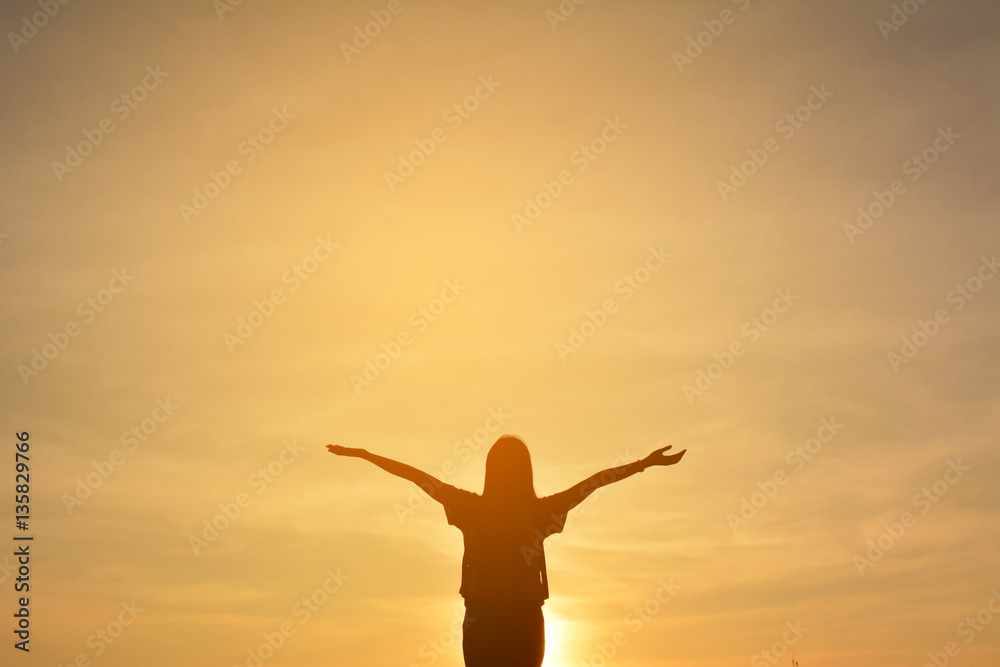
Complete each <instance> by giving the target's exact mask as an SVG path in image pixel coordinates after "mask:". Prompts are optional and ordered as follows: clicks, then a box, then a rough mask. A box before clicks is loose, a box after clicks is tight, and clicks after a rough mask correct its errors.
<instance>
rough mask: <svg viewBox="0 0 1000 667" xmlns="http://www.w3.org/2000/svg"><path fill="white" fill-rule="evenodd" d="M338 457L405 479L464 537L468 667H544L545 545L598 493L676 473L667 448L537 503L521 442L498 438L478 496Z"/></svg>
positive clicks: (400, 468) (408, 470) (407, 469)
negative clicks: (655, 473) (663, 471)
mask: <svg viewBox="0 0 1000 667" xmlns="http://www.w3.org/2000/svg"><path fill="white" fill-rule="evenodd" d="M327 449H329V450H330V451H331V452H333V453H334V454H339V455H341V456H355V457H358V458H362V459H365V460H366V461H370V462H372V463H374V464H375V465H377V466H378V467H380V468H382V469H383V470H385V471H386V472H390V473H392V474H393V475H396V476H398V477H402V478H403V479H408V480H410V481H411V482H413V483H414V484H416V485H418V486H419V487H420V488H422V489H423V490H424V491H426V492H427V494H428V495H429V496H430V497H431V498H433V499H434V500H436V501H438V502H439V503H441V504H442V505H443V506H444V511H445V516H446V517H447V518H448V523H450V524H451V525H453V526H456V527H458V528H459V529H460V530H461V531H462V535H463V537H464V540H465V554H464V556H463V557H462V586H461V588H460V589H459V593H460V594H461V595H462V596H463V597H464V598H465V622H464V623H463V625H462V627H463V628H464V631H463V632H464V634H463V637H462V652H463V653H464V655H465V664H466V666H467V667H494V666H496V667H539V666H540V665H541V664H542V657H543V656H544V654H545V625H544V619H543V618H542V605H543V604H544V603H545V600H546V599H547V598H548V597H549V587H548V580H547V577H546V572H545V551H544V549H543V548H542V543H543V541H544V540H545V538H546V537H548V536H549V535H552V534H554V533H558V532H561V531H562V529H563V526H564V525H565V523H566V515H567V513H568V512H569V511H570V510H571V509H573V508H574V507H576V506H577V505H579V504H580V503H581V502H582V501H583V500H584V499H585V498H586V497H587V496H589V495H590V494H591V493H593V492H594V491H595V490H596V489H598V488H600V487H602V486H605V485H607V484H611V483H612V482H617V481H620V480H623V479H625V478H626V477H629V476H631V475H634V474H635V473H637V472H642V471H643V470H645V469H646V468H648V467H649V466H654V465H660V466H668V465H673V464H675V463H677V462H678V461H680V460H681V457H683V456H684V452H685V451H687V450H684V451H682V452H680V453H679V454H673V455H671V456H666V455H665V452H666V451H667V450H668V449H670V447H663V448H662V449H658V450H656V451H655V452H653V453H652V454H650V455H649V456H647V457H646V458H644V459H642V460H640V461H635V462H634V463H628V464H626V465H622V466H618V467H616V468H609V469H607V470H603V471H601V472H599V473H597V474H595V475H592V476H591V477H588V478H587V479H585V480H583V481H582V482H580V483H579V484H577V485H576V486H572V487H570V488H568V489H566V490H565V491H563V492H562V493H557V494H555V495H552V496H546V497H544V498H539V497H538V496H537V495H536V494H535V486H534V481H533V477H532V471H531V456H530V454H528V448H527V447H526V446H525V444H524V442H522V441H521V439H520V438H517V437H514V436H510V435H504V436H501V437H500V438H499V439H498V440H497V441H496V442H495V443H494V444H493V446H492V447H491V448H490V452H489V454H488V455H487V456H486V481H485V484H484V485H483V494H482V495H479V494H476V493H471V492H469V491H464V490H462V489H459V488H456V487H454V486H452V485H451V484H446V483H444V482H442V481H440V480H439V479H437V478H436V477H433V476H431V475H428V474H427V473H425V472H421V471H420V470H417V469H416V468H413V467H411V466H408V465H406V464H404V463H399V462H398V461H393V460H392V459H387V458H385V457H382V456H378V455H376V454H372V453H370V452H367V451H365V450H363V449H353V448H350V447H341V446H340V445H328V446H327Z"/></svg>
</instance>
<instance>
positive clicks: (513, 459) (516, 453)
mask: <svg viewBox="0 0 1000 667" xmlns="http://www.w3.org/2000/svg"><path fill="white" fill-rule="evenodd" d="M483 496H484V497H503V498H510V499H521V498H537V497H538V496H537V495H536V494H535V483H534V476H533V475H532V472H531V454H529V453H528V447H527V446H526V445H525V444H524V441H523V440H521V439H520V438H518V437H517V436H513V435H502V436H500V438H499V439H498V440H497V441H496V442H495V443H493V446H492V447H490V453H489V454H487V455H486V482H485V484H484V485H483Z"/></svg>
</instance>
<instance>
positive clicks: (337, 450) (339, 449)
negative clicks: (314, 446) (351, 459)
mask: <svg viewBox="0 0 1000 667" xmlns="http://www.w3.org/2000/svg"><path fill="white" fill-rule="evenodd" d="M326 448H327V449H328V450H330V453H331V454H336V455H338V456H355V457H360V456H361V455H362V454H363V453H364V451H365V450H363V449H358V448H357V447H344V446H343V445H327V446H326Z"/></svg>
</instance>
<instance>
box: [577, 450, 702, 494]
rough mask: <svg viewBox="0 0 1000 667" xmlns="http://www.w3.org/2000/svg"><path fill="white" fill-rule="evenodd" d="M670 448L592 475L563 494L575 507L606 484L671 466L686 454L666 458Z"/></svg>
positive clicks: (679, 453)
mask: <svg viewBox="0 0 1000 667" xmlns="http://www.w3.org/2000/svg"><path fill="white" fill-rule="evenodd" d="M671 447H672V445H667V446H666V447H662V448H660V449H657V450H656V451H654V452H653V453H651V454H650V455H649V456H647V457H646V458H644V459H640V460H638V461H634V462H632V463H626V464H625V465H620V466H617V467H614V468H608V469H607V470H602V471H601V472H598V473H594V474H593V475H591V476H590V477H588V478H587V479H585V480H583V481H582V482H580V483H579V484H577V485H575V486H571V487H570V488H568V489H566V491H564V492H563V493H565V494H566V495H567V496H568V497H569V498H570V499H571V501H572V503H573V507H575V506H576V505H579V504H580V503H581V502H583V501H584V499H586V497H587V496H589V495H590V494H591V493H593V492H594V491H596V490H597V489H599V488H601V487H602V486H607V485H608V484H612V483H614V482H620V481H622V480H623V479H625V478H626V477H631V476H632V475H634V474H636V473H638V472H642V471H643V470H645V469H646V468H648V467H650V466H672V465H674V464H675V463H677V462H679V461H680V460H681V459H682V458H683V457H684V453H685V452H687V450H686V449H684V450H681V451H680V452H678V453H677V454H671V455H670V456H667V455H666V451H667V450H668V449H670V448H671Z"/></svg>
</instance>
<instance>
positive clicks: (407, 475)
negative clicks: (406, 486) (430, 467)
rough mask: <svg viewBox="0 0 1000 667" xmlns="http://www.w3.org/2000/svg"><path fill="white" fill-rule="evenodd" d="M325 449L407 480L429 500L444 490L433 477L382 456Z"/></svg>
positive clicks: (350, 450)
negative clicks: (427, 496) (418, 488)
mask: <svg viewBox="0 0 1000 667" xmlns="http://www.w3.org/2000/svg"><path fill="white" fill-rule="evenodd" d="M326 448H327V449H328V450H330V452H332V453H333V454H337V455H339V456H353V457H355V458H359V459H364V460H366V461H370V462H371V463H374V464H375V465H377V466H378V467H379V468H381V469H382V470H385V471H386V472H388V473H391V474H393V475H395V476H396V477H402V478H403V479H408V480H410V481H411V482H413V483H414V484H416V485H417V486H419V487H420V488H421V489H423V490H424V491H426V492H427V495H429V496H430V497H431V498H435V500H436V499H437V498H436V495H435V494H436V493H437V492H438V491H440V490H441V489H442V488H444V482H442V481H441V480H439V479H438V478H436V477H434V476H433V475H428V474H427V473H425V472H424V471H422V470H418V469H416V468H414V467H413V466H408V465H406V464H405V463H400V462H399V461H393V460H392V459H387V458H385V457H384V456H379V455H378V454H372V453H371V452H369V451H367V450H364V449H357V448H355V447H342V446H341V445H327V446H326Z"/></svg>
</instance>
